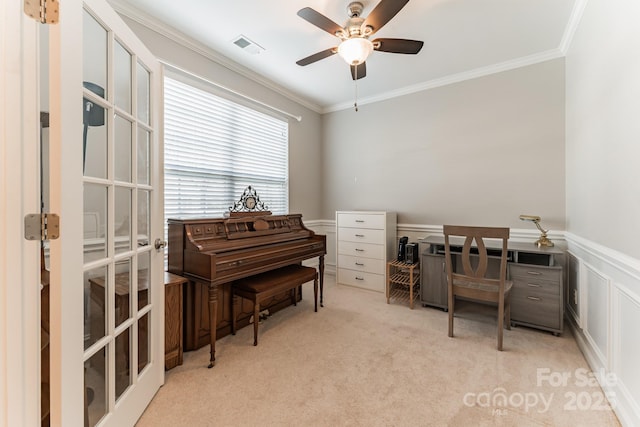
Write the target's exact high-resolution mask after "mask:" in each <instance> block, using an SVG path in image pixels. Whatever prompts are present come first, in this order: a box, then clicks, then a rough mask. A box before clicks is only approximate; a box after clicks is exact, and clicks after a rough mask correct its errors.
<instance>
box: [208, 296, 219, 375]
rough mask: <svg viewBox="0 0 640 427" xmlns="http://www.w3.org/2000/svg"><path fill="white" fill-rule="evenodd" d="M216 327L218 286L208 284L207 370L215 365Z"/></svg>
mask: <svg viewBox="0 0 640 427" xmlns="http://www.w3.org/2000/svg"><path fill="white" fill-rule="evenodd" d="M217 326H218V285H212V284H209V330H210V332H209V335H210V336H211V360H210V361H209V368H213V365H215V363H216V328H217Z"/></svg>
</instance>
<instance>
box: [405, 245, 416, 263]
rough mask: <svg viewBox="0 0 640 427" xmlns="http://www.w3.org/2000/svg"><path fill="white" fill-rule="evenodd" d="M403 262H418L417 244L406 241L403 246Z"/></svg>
mask: <svg viewBox="0 0 640 427" xmlns="http://www.w3.org/2000/svg"><path fill="white" fill-rule="evenodd" d="M404 262H406V263H407V264H415V263H416V262H418V244H417V243H407V245H406V246H405V256H404Z"/></svg>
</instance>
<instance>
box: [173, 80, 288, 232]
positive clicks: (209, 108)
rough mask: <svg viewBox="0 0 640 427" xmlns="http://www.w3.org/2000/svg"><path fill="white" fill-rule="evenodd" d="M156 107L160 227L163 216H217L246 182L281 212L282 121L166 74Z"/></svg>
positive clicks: (284, 188) (284, 200)
mask: <svg viewBox="0 0 640 427" xmlns="http://www.w3.org/2000/svg"><path fill="white" fill-rule="evenodd" d="M211 89H213V86H212V88H211ZM164 109H165V111H164V140H165V146H164V150H165V156H164V168H165V190H164V191H165V200H164V203H165V229H166V227H167V223H166V219H168V218H196V217H221V216H223V215H224V213H225V212H227V211H228V210H229V207H230V206H232V205H233V204H234V202H236V201H237V200H238V199H239V197H240V196H241V195H242V192H243V191H244V189H245V188H246V187H247V186H249V185H251V186H252V187H253V188H254V189H255V190H256V192H257V193H258V195H259V196H260V201H261V202H263V203H264V204H265V205H266V206H267V207H268V208H269V210H270V211H271V212H273V213H274V214H286V213H288V209H289V200H288V186H289V185H288V182H289V181H288V176H289V174H288V141H289V126H288V123H287V122H286V121H285V120H282V119H278V118H275V117H273V116H270V115H268V114H264V113H262V112H259V111H256V110H253V109H251V108H248V107H246V106H244V105H240V104H237V103H235V102H232V101H230V100H228V99H225V98H222V97H220V96H216V95H214V94H212V93H211V92H210V91H207V90H203V89H200V88H199V87H196V86H195V84H194V85H191V84H186V83H184V82H183V81H181V80H176V79H172V78H169V77H165V81H164Z"/></svg>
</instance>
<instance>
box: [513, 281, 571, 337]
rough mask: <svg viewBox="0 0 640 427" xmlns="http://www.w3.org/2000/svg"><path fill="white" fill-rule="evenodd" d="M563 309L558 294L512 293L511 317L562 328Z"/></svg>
mask: <svg viewBox="0 0 640 427" xmlns="http://www.w3.org/2000/svg"><path fill="white" fill-rule="evenodd" d="M561 315H562V310H561V309H560V300H559V298H558V297H557V296H555V297H554V296H549V295H544V294H542V295H540V294H539V295H531V294H525V293H518V292H513V291H512V293H511V319H512V320H513V321H516V322H518V321H519V322H524V323H528V324H531V325H538V326H543V327H546V328H549V329H558V330H559V329H561V328H562V324H561V319H560V316H561Z"/></svg>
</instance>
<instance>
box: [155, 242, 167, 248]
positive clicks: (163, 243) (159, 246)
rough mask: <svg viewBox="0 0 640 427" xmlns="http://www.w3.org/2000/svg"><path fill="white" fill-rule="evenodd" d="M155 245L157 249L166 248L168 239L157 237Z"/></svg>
mask: <svg viewBox="0 0 640 427" xmlns="http://www.w3.org/2000/svg"><path fill="white" fill-rule="evenodd" d="M154 245H155V247H156V249H157V250H160V249H164V248H165V247H166V246H167V241H166V240H162V239H156V241H155V242H154Z"/></svg>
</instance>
